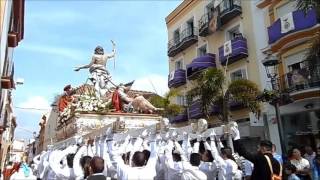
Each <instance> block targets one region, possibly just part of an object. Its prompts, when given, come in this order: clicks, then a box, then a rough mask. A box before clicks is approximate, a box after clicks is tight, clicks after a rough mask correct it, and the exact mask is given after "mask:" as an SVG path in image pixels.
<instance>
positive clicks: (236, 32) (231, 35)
mask: <svg viewBox="0 0 320 180" xmlns="http://www.w3.org/2000/svg"><path fill="white" fill-rule="evenodd" d="M239 36H241V32H240V25H237V26H236V27H234V28H232V29H230V30H228V32H227V40H233V39H235V38H237V37H239Z"/></svg>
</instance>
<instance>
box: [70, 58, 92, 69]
mask: <svg viewBox="0 0 320 180" xmlns="http://www.w3.org/2000/svg"><path fill="white" fill-rule="evenodd" d="M93 64H94V57H92V59H91V62H90V64H87V65H84V66H79V67H76V68H75V69H74V70H75V71H79V70H80V69H86V68H90V67H91V66H92V65H93Z"/></svg>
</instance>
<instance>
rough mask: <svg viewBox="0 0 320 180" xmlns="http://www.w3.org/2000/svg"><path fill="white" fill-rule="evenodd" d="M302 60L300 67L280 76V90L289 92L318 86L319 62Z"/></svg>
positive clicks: (319, 86)
mask: <svg viewBox="0 0 320 180" xmlns="http://www.w3.org/2000/svg"><path fill="white" fill-rule="evenodd" d="M309 63H310V62H308V61H304V62H302V63H301V65H302V67H303V68H301V69H296V70H293V71H291V72H288V73H287V74H285V75H283V76H282V77H281V78H280V82H281V83H280V85H281V89H282V90H286V91H289V92H290V93H293V92H299V91H304V90H310V89H313V88H317V91H318V88H320V63H318V64H312V66H311V64H309Z"/></svg>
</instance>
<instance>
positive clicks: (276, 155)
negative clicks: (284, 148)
mask: <svg viewBox="0 0 320 180" xmlns="http://www.w3.org/2000/svg"><path fill="white" fill-rule="evenodd" d="M276 151H277V147H276V145H275V144H272V155H273V157H274V158H275V159H276V160H277V161H278V162H279V163H280V164H281V165H282V164H283V160H282V156H281V155H280V154H277V152H276Z"/></svg>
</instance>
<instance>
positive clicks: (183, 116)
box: [169, 111, 188, 123]
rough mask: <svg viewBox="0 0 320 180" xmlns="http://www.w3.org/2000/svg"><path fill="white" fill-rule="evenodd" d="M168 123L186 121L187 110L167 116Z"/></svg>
mask: <svg viewBox="0 0 320 180" xmlns="http://www.w3.org/2000/svg"><path fill="white" fill-rule="evenodd" d="M169 121H170V123H179V122H186V121H188V114H187V111H183V112H182V113H180V114H178V115H176V116H174V117H170V118H169Z"/></svg>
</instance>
